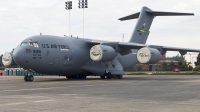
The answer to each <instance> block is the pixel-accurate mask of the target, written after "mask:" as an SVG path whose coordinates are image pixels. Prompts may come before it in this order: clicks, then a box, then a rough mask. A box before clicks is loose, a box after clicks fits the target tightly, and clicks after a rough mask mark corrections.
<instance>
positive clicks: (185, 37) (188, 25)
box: [0, 0, 200, 56]
mask: <svg viewBox="0 0 200 112" xmlns="http://www.w3.org/2000/svg"><path fill="white" fill-rule="evenodd" d="M65 2H66V0H0V54H4V53H5V52H10V51H12V49H13V48H15V47H17V46H18V45H19V44H20V43H21V42H22V40H24V39H25V38H27V37H30V36H34V35H39V34H40V33H42V34H43V35H56V36H64V35H69V10H65ZM72 5H73V7H72V10H70V24H71V27H70V29H71V30H70V32H71V35H73V36H78V37H83V9H79V8H78V0H72ZM143 6H146V7H149V8H150V9H152V10H154V11H168V12H187V13H194V14H195V16H173V17H170V16H165V17H156V18H155V19H154V20H153V23H152V26H151V28H150V35H149V37H148V40H147V43H146V44H152V45H163V46H173V47H185V48H195V49H200V35H199V32H200V30H199V26H200V7H199V6H200V1H199V0H167V1H163V0H154V1H152V0H103V1H102V0H88V8H87V9H84V38H90V39H99V40H109V41H119V42H121V41H122V34H124V41H125V42H127V41H129V39H130V36H131V34H132V31H133V29H134V27H135V24H136V22H137V19H133V20H127V21H119V20H118V19H119V18H121V17H124V16H127V15H130V14H133V13H136V12H139V11H140V10H141V8H142V7H143ZM177 54H178V52H167V54H166V55H167V56H175V55H177Z"/></svg>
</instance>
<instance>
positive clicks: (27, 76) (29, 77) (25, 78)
mask: <svg viewBox="0 0 200 112" xmlns="http://www.w3.org/2000/svg"><path fill="white" fill-rule="evenodd" d="M33 80H34V77H33V75H25V76H24V81H25V82H28V81H30V82H33Z"/></svg>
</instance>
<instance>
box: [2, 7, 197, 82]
mask: <svg viewBox="0 0 200 112" xmlns="http://www.w3.org/2000/svg"><path fill="white" fill-rule="evenodd" d="M181 15H183V16H184V15H185V16H186V15H194V14H193V13H177V12H160V11H152V10H151V9H149V8H147V7H142V10H141V12H138V13H135V14H132V15H129V16H126V17H123V18H120V19H119V20H121V21H123V20H130V19H135V18H138V22H137V24H136V26H135V29H134V30H133V34H132V36H131V38H130V41H129V42H108V41H100V40H92V39H85V38H78V37H67V36H64V37H58V36H50V35H37V36H32V37H28V38H26V39H24V40H23V41H22V42H21V44H20V45H19V46H17V47H16V48H15V50H14V51H13V53H5V55H4V56H3V60H2V61H3V63H4V65H5V66H9V65H11V63H12V60H14V62H16V64H17V65H19V66H20V67H22V68H24V69H27V70H29V71H32V72H37V73H41V74H52V75H55V74H56V75H59V76H66V78H68V79H85V78H86V77H87V76H90V75H95V76H100V78H101V79H105V78H107V79H110V78H112V77H113V78H118V79H121V78H122V76H123V75H125V74H126V73H125V72H124V70H126V69H127V68H130V67H132V66H133V65H135V64H137V63H138V62H140V63H145V64H155V63H157V62H159V60H160V59H161V55H163V54H165V53H166V51H179V52H180V54H181V55H185V54H186V53H187V52H200V50H198V49H189V48H177V47H167V46H159V45H147V44H145V43H146V41H147V37H148V35H149V33H150V31H149V29H150V26H151V23H152V21H153V19H154V17H156V16H181ZM24 80H25V81H26V82H27V81H33V80H34V77H33V76H32V75H30V74H29V75H25V76H24Z"/></svg>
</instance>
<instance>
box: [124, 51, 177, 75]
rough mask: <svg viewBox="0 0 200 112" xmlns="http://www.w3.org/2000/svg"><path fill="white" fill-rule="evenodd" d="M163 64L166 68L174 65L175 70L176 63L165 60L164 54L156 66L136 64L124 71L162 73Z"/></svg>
mask: <svg viewBox="0 0 200 112" xmlns="http://www.w3.org/2000/svg"><path fill="white" fill-rule="evenodd" d="M163 63H166V66H167V68H169V66H170V65H171V63H173V64H174V68H177V66H178V61H172V60H166V54H164V55H162V58H161V60H160V61H159V62H158V63H156V64H141V63H138V64H136V65H135V66H133V67H131V68H129V69H127V70H126V71H162V70H163Z"/></svg>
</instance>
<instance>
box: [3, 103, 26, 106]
mask: <svg viewBox="0 0 200 112" xmlns="http://www.w3.org/2000/svg"><path fill="white" fill-rule="evenodd" d="M26 103H27V102H18V103H8V104H1V105H0V106H11V105H20V104H26Z"/></svg>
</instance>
